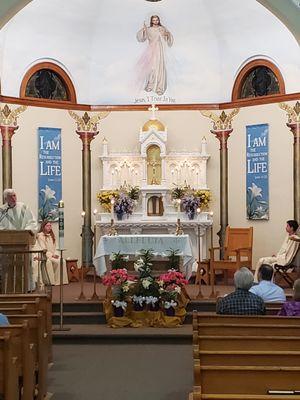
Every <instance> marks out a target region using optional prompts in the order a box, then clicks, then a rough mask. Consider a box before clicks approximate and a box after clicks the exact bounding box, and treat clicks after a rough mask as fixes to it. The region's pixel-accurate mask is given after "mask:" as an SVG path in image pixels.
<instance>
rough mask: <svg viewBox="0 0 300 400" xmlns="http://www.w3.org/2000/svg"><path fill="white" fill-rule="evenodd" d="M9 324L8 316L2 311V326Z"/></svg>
mask: <svg viewBox="0 0 300 400" xmlns="http://www.w3.org/2000/svg"><path fill="white" fill-rule="evenodd" d="M7 325H9V322H8V319H7V316H6V315H4V314H2V313H0V326H7Z"/></svg>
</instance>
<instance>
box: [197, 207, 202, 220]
mask: <svg viewBox="0 0 300 400" xmlns="http://www.w3.org/2000/svg"><path fill="white" fill-rule="evenodd" d="M200 213H201V208H200V207H198V208H197V217H198V218H199V215H200Z"/></svg>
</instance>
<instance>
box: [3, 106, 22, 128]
mask: <svg viewBox="0 0 300 400" xmlns="http://www.w3.org/2000/svg"><path fill="white" fill-rule="evenodd" d="M26 109H27V106H20V107H17V108H16V109H15V110H12V109H10V108H9V106H8V105H7V104H5V106H4V107H3V108H2V107H0V125H2V126H12V127H16V126H18V121H17V117H18V116H19V115H20V114H22V113H23V112H24V111H25V110H26Z"/></svg>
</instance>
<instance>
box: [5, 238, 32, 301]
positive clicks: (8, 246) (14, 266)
mask: <svg viewBox="0 0 300 400" xmlns="http://www.w3.org/2000/svg"><path fill="white" fill-rule="evenodd" d="M34 243H35V234H34V233H33V232H32V231H29V230H28V231H27V230H22V231H18V230H0V279H1V286H0V288H1V293H27V291H28V287H29V285H28V282H29V266H30V263H31V253H28V251H29V250H30V247H31V246H32V245H33V244H34Z"/></svg>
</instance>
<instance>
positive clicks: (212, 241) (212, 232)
mask: <svg viewBox="0 0 300 400" xmlns="http://www.w3.org/2000/svg"><path fill="white" fill-rule="evenodd" d="M213 215H214V213H213V212H212V211H211V212H210V216H211V227H210V247H211V249H213V247H214V231H213V222H214V221H213Z"/></svg>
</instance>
